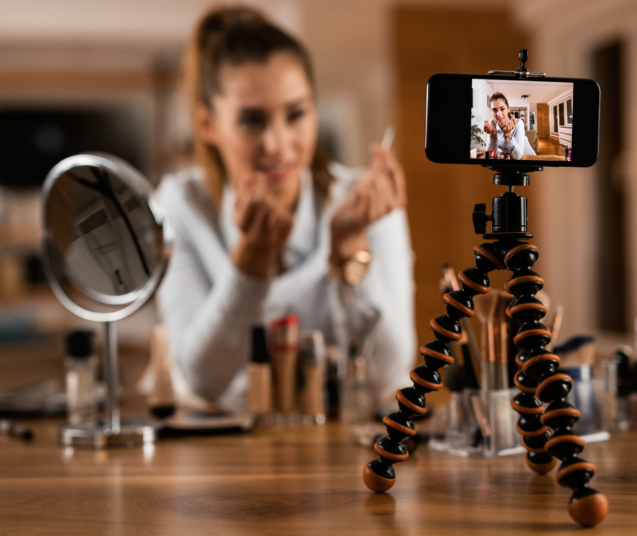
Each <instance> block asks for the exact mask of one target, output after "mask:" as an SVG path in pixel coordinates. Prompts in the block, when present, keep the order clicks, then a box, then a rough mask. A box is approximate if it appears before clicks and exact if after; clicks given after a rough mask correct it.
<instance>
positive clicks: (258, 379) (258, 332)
mask: <svg viewBox="0 0 637 536" xmlns="http://www.w3.org/2000/svg"><path fill="white" fill-rule="evenodd" d="M248 378H249V381H250V396H249V408H248V409H249V411H250V413H252V415H254V416H255V417H256V418H257V419H258V420H260V421H262V422H263V421H264V420H265V419H266V418H267V417H268V416H269V415H270V414H271V413H272V364H271V361H270V353H269V352H268V344H267V340H266V330H265V327H264V326H256V327H254V328H252V353H251V355H250V363H249V364H248Z"/></svg>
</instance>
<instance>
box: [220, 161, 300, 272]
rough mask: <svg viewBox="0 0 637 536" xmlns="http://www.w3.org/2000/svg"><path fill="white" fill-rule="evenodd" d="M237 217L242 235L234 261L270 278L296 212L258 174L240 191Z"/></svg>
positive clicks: (243, 267)
mask: <svg viewBox="0 0 637 536" xmlns="http://www.w3.org/2000/svg"><path fill="white" fill-rule="evenodd" d="M234 217H235V223H236V225H237V227H238V228H239V229H240V230H241V237H240V238H239V241H238V243H237V245H236V247H235V249H234V250H233V251H232V254H231V256H230V257H231V259H232V262H233V264H234V265H235V266H236V267H237V268H239V270H241V271H243V272H246V273H247V274H250V275H252V276H254V277H257V278H259V279H267V278H268V277H269V276H270V275H271V274H272V272H273V270H274V267H275V266H276V263H277V261H278V257H279V254H280V252H281V250H282V249H283V247H284V245H285V242H286V240H287V239H288V236H289V235H290V230H291V229H292V221H293V220H292V214H291V213H290V211H289V210H287V209H285V208H283V207H281V206H280V205H279V204H278V203H277V202H276V200H275V199H274V198H273V197H272V196H271V195H269V194H268V192H267V189H266V179H265V177H263V176H261V175H259V174H255V175H252V176H250V177H249V178H248V179H247V180H246V181H245V182H244V184H243V185H242V186H241V187H240V188H239V189H238V190H237V197H236V201H235V206H234Z"/></svg>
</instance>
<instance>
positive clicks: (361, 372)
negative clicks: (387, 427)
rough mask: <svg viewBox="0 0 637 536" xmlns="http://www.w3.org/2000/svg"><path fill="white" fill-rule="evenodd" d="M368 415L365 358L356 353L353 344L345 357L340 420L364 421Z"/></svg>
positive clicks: (367, 418)
mask: <svg viewBox="0 0 637 536" xmlns="http://www.w3.org/2000/svg"><path fill="white" fill-rule="evenodd" d="M369 417H370V403H369V393H368V391H367V381H366V370H365V358H364V357H363V356H361V355H358V350H357V348H356V346H355V345H351V346H350V348H349V355H348V358H347V376H346V378H345V383H344V384H343V405H342V407H341V420H342V421H343V422H348V423H355V422H365V421H367V420H369Z"/></svg>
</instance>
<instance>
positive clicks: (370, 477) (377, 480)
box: [363, 460, 396, 493]
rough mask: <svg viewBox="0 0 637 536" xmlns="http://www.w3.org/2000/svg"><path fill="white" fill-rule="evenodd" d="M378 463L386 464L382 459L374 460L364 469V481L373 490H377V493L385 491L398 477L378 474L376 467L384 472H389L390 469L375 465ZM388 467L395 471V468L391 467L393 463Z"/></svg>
mask: <svg viewBox="0 0 637 536" xmlns="http://www.w3.org/2000/svg"><path fill="white" fill-rule="evenodd" d="M377 465H384V464H382V463H381V462H380V460H374V461H373V462H370V463H368V464H367V465H366V466H365V469H363V482H365V485H366V486H367V487H368V488H369V489H370V490H371V491H375V492H376V493H383V492H385V491H387V490H388V489H390V488H391V487H392V486H393V485H394V483H395V482H396V477H395V476H394V477H393V478H385V477H382V476H379V475H377V474H376V472H375V471H374V469H376V470H380V471H382V472H383V473H388V471H387V470H386V469H385V468H382V467H375V466H377ZM370 466H372V467H370ZM386 467H388V468H389V469H391V472H392V473H393V471H394V470H393V468H392V467H391V465H390V466H386ZM387 476H389V475H387Z"/></svg>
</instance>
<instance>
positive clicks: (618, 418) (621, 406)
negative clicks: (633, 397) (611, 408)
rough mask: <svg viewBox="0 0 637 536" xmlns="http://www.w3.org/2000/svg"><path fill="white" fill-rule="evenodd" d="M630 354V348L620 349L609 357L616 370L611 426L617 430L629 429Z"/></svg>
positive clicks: (631, 374) (631, 385) (631, 386)
mask: <svg viewBox="0 0 637 536" xmlns="http://www.w3.org/2000/svg"><path fill="white" fill-rule="evenodd" d="M632 353H633V352H632V349H631V348H629V347H621V348H618V349H617V350H615V351H614V352H613V355H612V357H611V360H612V361H613V362H614V363H615V367H616V370H617V373H616V381H617V412H616V414H615V420H614V422H612V423H611V426H612V427H613V428H615V429H617V430H627V429H628V428H630V419H631V415H630V405H629V402H628V397H629V396H630V393H631V392H632V390H633V372H632V367H631V364H630V356H631V355H632Z"/></svg>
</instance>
